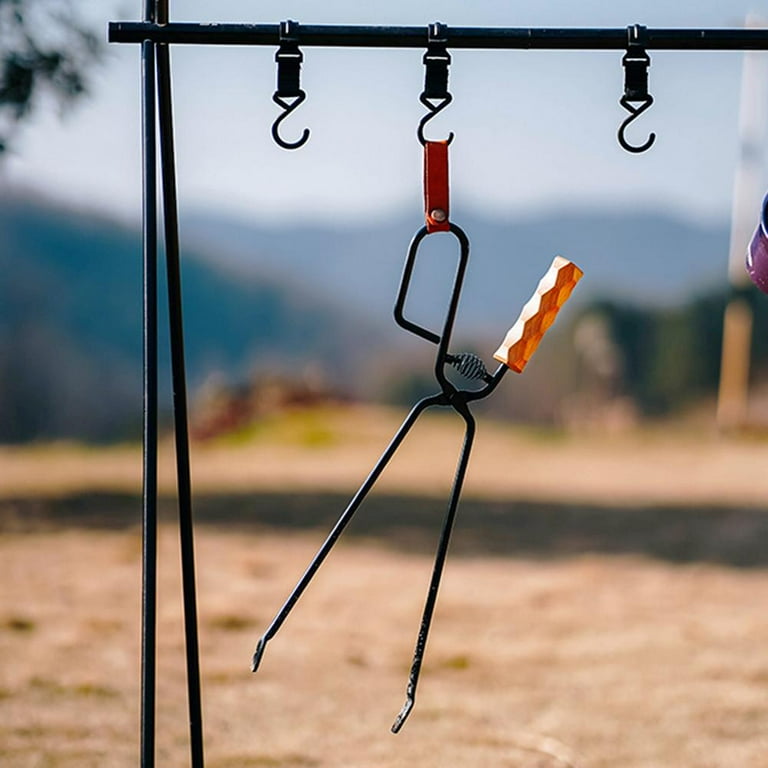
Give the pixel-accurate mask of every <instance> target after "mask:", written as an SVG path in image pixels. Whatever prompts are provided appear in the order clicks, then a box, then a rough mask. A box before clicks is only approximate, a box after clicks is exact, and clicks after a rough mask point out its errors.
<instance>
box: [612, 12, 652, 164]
mask: <svg viewBox="0 0 768 768" xmlns="http://www.w3.org/2000/svg"><path fill="white" fill-rule="evenodd" d="M644 33H645V27H643V26H641V25H640V24H635V25H633V26H631V27H628V28H627V52H626V53H625V54H624V58H622V60H621V63H622V64H623V65H624V95H623V96H622V97H621V99H620V100H619V104H621V106H622V107H624V109H626V110H627V111H628V112H629V113H630V114H629V117H628V118H627V119H626V120H625V121H624V122H623V123H622V124H621V127H620V128H619V134H618V138H619V144H621V146H622V147H623V148H624V149H626V150H627V152H634V153H636V154H637V153H640V152H645V151H646V150H648V149H650V148H651V146H653V142H654V141H656V134H655V133H651V134H650V136H649V137H648V140H647V141H646V142H645V144H641V145H640V146H635V145H633V144H630V143H629V142H628V141H627V140H626V138H625V135H624V134H625V131H626V130H627V128H628V127H629V125H630V124H631V123H633V122H634V121H635V120H636V119H637V118H638V117H640V115H642V114H643V112H645V110H646V109H648V107H650V106H651V104H653V96H651V95H650V94H649V93H648V67H649V66H650V65H651V57H650V56H649V55H648V52H647V51H646V50H645V46H644V40H643V37H644Z"/></svg>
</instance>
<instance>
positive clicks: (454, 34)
mask: <svg viewBox="0 0 768 768" xmlns="http://www.w3.org/2000/svg"><path fill="white" fill-rule="evenodd" d="M298 30H299V32H300V34H301V45H302V46H303V47H310V46H315V47H318V46H319V47H328V48H424V47H425V46H426V44H427V35H428V27H427V26H423V27H390V26H386V27H385V26H340V25H326V24H300V25H298ZM108 39H109V42H111V43H142V42H144V41H149V42H153V43H166V44H169V45H170V44H173V45H269V46H277V45H279V44H280V25H279V24H199V23H189V22H171V23H168V24H156V23H154V22H149V21H144V22H141V21H114V22H111V23H110V24H109V27H108ZM446 44H447V46H448V47H449V48H453V49H470V50H478V49H488V50H550V51H552V50H555V51H557V50H559V51H562V50H578V51H584V50H624V49H625V48H626V47H627V28H626V27H619V28H612V29H606V28H594V29H592V28H578V27H573V28H568V27H565V28H554V27H552V28H549V27H541V28H536V27H495V28H493V27H490V28H489V27H451V26H449V27H447V28H446ZM644 45H645V47H646V48H648V49H654V50H667V51H674V50H677V51H694V50H697V51H750V50H751V51H765V50H768V29H759V28H757V29H755V28H748V29H747V28H745V29H742V28H734V29H707V28H704V29H683V28H680V29H676V28H671V29H652V28H650V27H649V28H647V29H646V31H645V40H644Z"/></svg>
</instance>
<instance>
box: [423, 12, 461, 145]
mask: <svg viewBox="0 0 768 768" xmlns="http://www.w3.org/2000/svg"><path fill="white" fill-rule="evenodd" d="M447 30H448V28H447V27H446V25H445V24H441V23H440V22H439V21H436V22H435V23H434V24H430V25H429V27H428V29H427V52H426V53H425V54H424V58H423V60H422V61H423V63H424V66H425V70H424V90H423V92H422V94H421V96H419V101H420V102H421V103H422V104H423V105H424V106H425V107H426V108H427V109H428V110H429V112H428V113H427V114H426V115H424V117H422V118H421V120H420V121H419V127H418V130H417V131H416V135H417V136H418V137H419V141H420V142H421V143H422V144H426V143H427V139H426V138H425V137H424V126H425V125H426V124H427V123H428V122H429V121H430V120H431V119H432V118H433V117H435V115H437V113H438V112H441V111H442V110H444V109H445V108H446V107H447V106H448V105H449V104H450V103H451V102H452V101H453V96H451V94H450V93H448V67H449V65H450V63H451V55H450V54H449V53H448V50H447V48H446V45H447V39H446V32H447ZM447 140H448V143H449V144H450V143H451V142H452V141H453V133H452V132H451V133H449V134H448V139H447Z"/></svg>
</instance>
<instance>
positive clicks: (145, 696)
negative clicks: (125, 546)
mask: <svg viewBox="0 0 768 768" xmlns="http://www.w3.org/2000/svg"><path fill="white" fill-rule="evenodd" d="M141 58H142V162H143V179H142V197H143V201H142V202H143V205H142V208H143V215H142V257H143V258H142V261H143V286H142V293H143V308H142V309H143V311H142V316H143V322H142V335H143V354H144V372H143V389H144V394H143V399H144V403H143V405H144V408H143V411H144V429H143V477H144V481H143V488H142V551H141V571H142V573H141V584H142V587H141V747H140V749H141V768H154V764H155V728H156V725H155V699H156V687H157V686H156V678H157V669H156V668H157V412H158V411H157V152H156V149H157V147H156V133H155V131H156V112H155V47H154V44H153V43H150V42H148V41H147V42H144V43H142V47H141Z"/></svg>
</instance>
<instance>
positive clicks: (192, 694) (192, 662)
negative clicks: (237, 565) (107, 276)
mask: <svg viewBox="0 0 768 768" xmlns="http://www.w3.org/2000/svg"><path fill="white" fill-rule="evenodd" d="M157 16H158V22H160V23H167V20H168V3H167V1H166V2H163V1H162V0H161V1H160V2H158V7H157ZM156 53H157V98H158V112H159V127H160V167H161V176H162V180H163V214H164V229H165V252H166V254H165V257H166V269H167V275H168V311H169V324H170V325H169V328H170V342H171V372H172V379H173V414H174V429H175V435H176V477H177V483H178V496H179V535H180V543H181V581H182V594H183V601H184V635H185V639H186V661H187V696H188V704H189V736H190V752H191V766H192V768H203V763H204V760H203V716H202V697H201V691H200V648H199V641H198V634H197V585H196V580H195V547H194V522H193V518H192V481H191V470H190V462H189V427H188V423H187V382H186V365H185V361H184V324H183V317H182V292H181V265H180V259H179V221H178V200H177V195H176V168H175V150H174V140H173V103H172V97H171V62H170V53H169V50H168V46H167V45H158V46H157V50H156Z"/></svg>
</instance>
